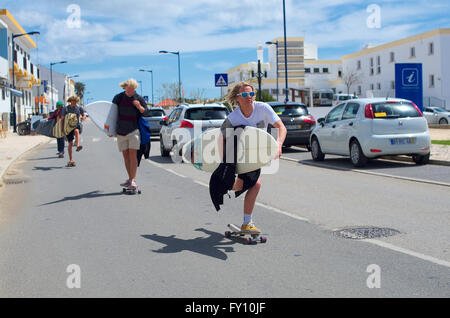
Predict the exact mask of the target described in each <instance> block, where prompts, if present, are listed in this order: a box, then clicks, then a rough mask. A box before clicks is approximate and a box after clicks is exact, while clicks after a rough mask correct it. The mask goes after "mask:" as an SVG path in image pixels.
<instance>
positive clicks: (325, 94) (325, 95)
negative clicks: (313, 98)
mask: <svg viewBox="0 0 450 318" xmlns="http://www.w3.org/2000/svg"><path fill="white" fill-rule="evenodd" d="M321 98H328V99H333V93H322V95H321Z"/></svg>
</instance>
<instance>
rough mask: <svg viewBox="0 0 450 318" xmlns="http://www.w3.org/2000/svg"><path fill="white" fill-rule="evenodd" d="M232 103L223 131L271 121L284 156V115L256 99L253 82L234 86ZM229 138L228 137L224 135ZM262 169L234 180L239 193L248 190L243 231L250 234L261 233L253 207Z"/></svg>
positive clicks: (266, 123) (230, 98)
mask: <svg viewBox="0 0 450 318" xmlns="http://www.w3.org/2000/svg"><path fill="white" fill-rule="evenodd" d="M226 99H227V101H228V103H229V104H230V106H232V107H235V106H237V108H236V109H234V111H233V112H231V113H230V114H229V115H228V117H227V119H226V120H225V121H224V123H223V125H222V127H221V130H222V135H223V136H226V129H233V127H237V126H252V127H257V128H261V129H267V127H268V125H269V124H271V125H272V126H273V127H274V128H277V129H278V131H279V132H278V138H277V142H278V155H277V158H279V157H280V156H281V153H282V147H283V142H284V139H285V138H286V133H287V131H286V127H285V126H284V124H283V122H282V121H281V119H280V118H279V117H278V115H277V114H276V113H275V112H274V110H273V109H272V107H270V105H268V104H266V103H263V102H255V92H254V89H253V86H252V85H250V84H248V83H246V82H240V83H238V84H236V85H235V86H234V88H233V89H232V90H231V92H230V93H229V94H228V96H227V97H226ZM223 138H225V137H223ZM260 172H261V170H260V169H258V170H256V171H251V172H248V173H244V174H239V175H238V177H237V178H236V181H235V182H234V185H233V188H232V190H233V191H236V196H239V195H240V194H242V193H243V192H245V191H247V193H246V195H245V199H244V222H243V224H242V226H241V231H242V232H245V233H249V234H259V233H261V231H260V229H258V228H257V227H256V226H255V224H254V223H253V218H252V216H253V209H254V207H255V202H256V197H257V196H258V193H259V190H260V188H261V179H260V177H259V176H260Z"/></svg>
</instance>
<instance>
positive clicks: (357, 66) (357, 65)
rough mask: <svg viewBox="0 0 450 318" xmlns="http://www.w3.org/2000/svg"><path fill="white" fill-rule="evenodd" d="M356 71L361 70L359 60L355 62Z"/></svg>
mask: <svg viewBox="0 0 450 318" xmlns="http://www.w3.org/2000/svg"><path fill="white" fill-rule="evenodd" d="M356 69H357V70H360V69H361V60H358V61H357V62H356Z"/></svg>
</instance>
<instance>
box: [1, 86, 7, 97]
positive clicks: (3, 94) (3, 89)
mask: <svg viewBox="0 0 450 318" xmlns="http://www.w3.org/2000/svg"><path fill="white" fill-rule="evenodd" d="M5 95H6V94H5V88H4V87H2V99H3V100H5V98H6V96H5Z"/></svg>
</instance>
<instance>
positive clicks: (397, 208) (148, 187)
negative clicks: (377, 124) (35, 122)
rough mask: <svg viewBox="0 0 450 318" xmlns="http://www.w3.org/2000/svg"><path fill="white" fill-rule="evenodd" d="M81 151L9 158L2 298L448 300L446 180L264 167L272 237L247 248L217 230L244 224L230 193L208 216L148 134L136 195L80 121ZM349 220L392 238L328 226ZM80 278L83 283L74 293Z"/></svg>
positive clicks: (265, 211) (107, 141)
mask: <svg viewBox="0 0 450 318" xmlns="http://www.w3.org/2000/svg"><path fill="white" fill-rule="evenodd" d="M83 146H84V149H83V150H82V151H81V152H79V153H77V152H75V161H76V162H77V164H78V165H77V167H75V168H66V167H64V165H65V163H66V162H67V160H68V159H67V158H66V159H58V158H55V153H56V143H55V144H52V143H50V144H47V145H44V146H41V147H39V148H37V149H35V150H33V151H32V152H29V153H27V154H26V155H24V156H23V157H22V158H20V160H19V161H17V162H16V163H15V164H14V165H13V166H12V167H11V169H10V174H9V176H8V180H6V181H7V182H6V183H7V184H6V186H5V188H4V189H3V190H1V192H0V199H1V201H0V202H2V206H1V208H0V209H1V213H0V216H1V217H0V297H449V296H450V246H449V242H450V237H449V235H450V234H449V232H448V228H449V225H450V224H449V223H450V221H449V220H450V218H449V215H450V209H449V206H450V196H448V187H445V186H439V185H433V184H426V183H417V182H411V181H407V180H397V179H392V178H385V177H381V176H374V175H366V174H361V173H355V172H354V171H341V170H335V169H324V168H320V167H314V166H308V165H299V164H297V163H295V162H289V161H283V160H281V161H280V162H279V164H280V166H279V171H278V173H277V174H273V175H271V174H268V175H263V176H262V182H263V186H262V189H261V193H260V195H259V197H258V204H257V206H256V208H255V211H254V215H255V222H256V224H257V226H258V227H260V228H261V229H262V230H263V232H264V234H265V235H266V236H267V237H268V242H267V243H265V244H257V245H251V246H248V245H244V244H242V243H241V242H239V241H236V240H230V239H227V238H225V237H224V236H223V233H224V231H226V230H227V228H226V224H228V223H230V222H232V223H237V224H240V222H241V221H242V200H241V199H234V198H232V199H229V198H226V199H225V205H224V206H223V208H222V210H221V211H220V212H219V213H217V212H216V211H215V209H214V208H213V206H212V203H211V201H210V198H209V192H208V188H207V184H208V181H209V175H208V174H206V173H202V172H200V171H197V170H195V169H194V168H193V167H192V166H190V165H186V164H174V163H172V162H171V161H170V159H167V158H161V157H160V156H159V143H158V141H157V140H155V141H154V142H152V152H151V158H150V160H146V161H143V162H142V163H141V167H140V169H139V172H138V180H137V181H138V184H139V185H140V186H141V188H142V191H143V194H142V195H136V196H129V195H124V194H122V193H121V191H122V189H121V187H120V186H119V183H121V182H122V181H123V180H124V179H125V178H126V175H125V171H124V167H123V160H122V158H121V154H120V153H119V152H118V150H117V146H116V143H115V142H114V140H113V139H111V138H108V137H106V136H104V135H102V133H101V132H100V131H99V130H97V129H96V128H95V127H94V126H93V125H92V124H91V123H89V122H87V123H86V124H85V130H84V132H83ZM354 226H378V227H383V228H392V229H395V230H397V231H399V234H397V235H394V236H391V237H387V238H378V239H374V240H356V239H346V238H341V237H338V236H337V235H335V233H334V232H333V231H334V230H336V229H342V228H347V227H354ZM373 264H375V265H376V266H375V267H373V266H371V265H373ZM71 265H72V266H71ZM73 265H75V266H73ZM73 268H76V270H75V271H72V270H73ZM373 268H378V269H379V272H378V271H377V270H375V272H372V270H373ZM78 269H79V271H78ZM78 273H79V274H80V275H79V276H76V277H77V278H76V279H75V281H76V282H79V283H80V285H79V287H80V288H69V287H73V284H71V283H70V282H72V283H73V282H74V281H73V280H72V278H73V276H72V275H74V274H78ZM378 273H379V274H380V275H379V276H376V274H378ZM373 275H375V276H373ZM373 277H375V279H374V280H373V279H372V278H373ZM78 278H79V280H78ZM68 280H69V284H68ZM368 280H369V284H368ZM378 282H379V283H380V284H379V286H378V285H377V284H376V283H378ZM373 284H375V287H380V288H369V287H368V285H369V286H371V287H373ZM76 287H77V286H76Z"/></svg>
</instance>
